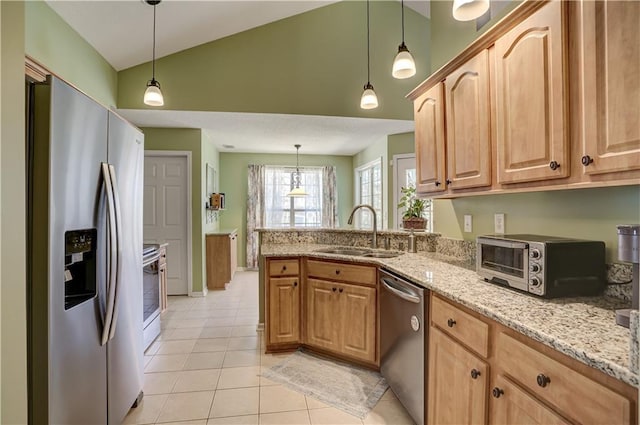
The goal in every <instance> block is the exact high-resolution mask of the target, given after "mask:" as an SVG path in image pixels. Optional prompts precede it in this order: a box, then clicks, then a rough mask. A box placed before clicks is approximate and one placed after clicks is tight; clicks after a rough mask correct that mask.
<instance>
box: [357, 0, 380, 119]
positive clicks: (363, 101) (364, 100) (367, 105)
mask: <svg viewBox="0 0 640 425" xmlns="http://www.w3.org/2000/svg"><path fill="white" fill-rule="evenodd" d="M370 63H371V58H370V56H369V0H367V84H365V85H364V92H362V97H361V98H360V107H361V108H362V109H374V108H377V107H378V96H376V92H375V91H373V86H372V85H371V69H370V68H371V64H370Z"/></svg>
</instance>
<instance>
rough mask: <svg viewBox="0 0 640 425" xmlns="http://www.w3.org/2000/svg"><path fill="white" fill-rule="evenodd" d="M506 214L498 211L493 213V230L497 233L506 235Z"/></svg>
mask: <svg viewBox="0 0 640 425" xmlns="http://www.w3.org/2000/svg"><path fill="white" fill-rule="evenodd" d="M504 227H505V226H504V214H503V213H498V214H494V215H493V231H494V232H495V233H497V234H500V235H504Z"/></svg>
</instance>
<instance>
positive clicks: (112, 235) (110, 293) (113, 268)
mask: <svg viewBox="0 0 640 425" xmlns="http://www.w3.org/2000/svg"><path fill="white" fill-rule="evenodd" d="M102 179H103V181H104V185H105V189H106V190H105V192H106V195H107V227H108V230H109V264H108V267H107V270H108V277H107V301H106V310H105V318H104V323H103V327H102V338H101V345H105V344H106V343H107V341H109V334H110V332H109V330H110V328H111V322H112V320H113V312H114V301H115V291H116V275H117V267H118V265H117V260H118V256H117V247H116V238H117V237H116V215H115V200H114V197H113V185H112V182H111V173H110V172H109V164H106V163H104V162H103V163H102Z"/></svg>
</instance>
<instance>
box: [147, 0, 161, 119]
mask: <svg viewBox="0 0 640 425" xmlns="http://www.w3.org/2000/svg"><path fill="white" fill-rule="evenodd" d="M145 1H146V3H147V4H148V5H150V6H153V56H152V59H151V70H152V71H151V79H150V80H149V81H147V89H146V90H145V92H144V103H145V105H149V106H162V105H164V97H163V96H162V91H161V90H160V83H159V82H158V81H157V80H156V6H157V5H158V3H160V0H145Z"/></svg>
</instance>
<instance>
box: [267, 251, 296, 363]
mask: <svg viewBox="0 0 640 425" xmlns="http://www.w3.org/2000/svg"><path fill="white" fill-rule="evenodd" d="M265 264H266V270H267V275H266V277H265V278H266V301H267V305H266V307H267V309H266V317H267V323H266V345H267V349H268V350H278V349H282V348H285V349H286V348H291V347H292V346H293V347H295V346H296V345H297V344H299V343H300V341H301V339H300V337H301V335H300V334H301V332H300V320H301V316H300V311H301V303H302V301H301V300H302V293H301V291H302V284H301V283H302V282H301V281H300V275H299V260H298V259H297V258H293V259H291V258H288V259H267V260H266V261H265Z"/></svg>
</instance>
